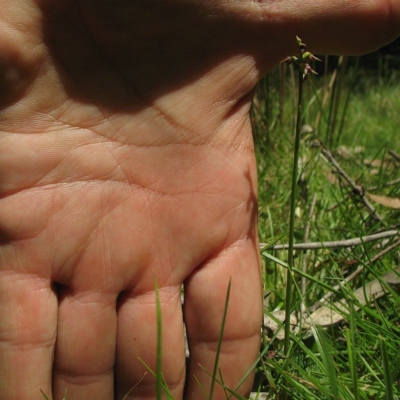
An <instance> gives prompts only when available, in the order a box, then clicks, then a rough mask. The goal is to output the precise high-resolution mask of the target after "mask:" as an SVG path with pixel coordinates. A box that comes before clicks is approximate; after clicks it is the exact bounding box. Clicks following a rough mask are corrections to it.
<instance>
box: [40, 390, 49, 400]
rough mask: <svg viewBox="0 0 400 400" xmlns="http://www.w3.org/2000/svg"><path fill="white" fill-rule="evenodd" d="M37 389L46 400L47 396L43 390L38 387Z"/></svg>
mask: <svg viewBox="0 0 400 400" xmlns="http://www.w3.org/2000/svg"><path fill="white" fill-rule="evenodd" d="M39 390H40V392H41V393H42V395H43V397H44V398H45V399H46V400H49V398H48V397H47V396H46V395H45V393H44V392H43V390H42V389H39Z"/></svg>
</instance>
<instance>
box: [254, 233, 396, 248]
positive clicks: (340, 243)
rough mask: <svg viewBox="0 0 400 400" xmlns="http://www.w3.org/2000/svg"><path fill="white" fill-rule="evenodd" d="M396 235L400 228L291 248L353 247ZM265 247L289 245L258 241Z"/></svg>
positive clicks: (303, 244) (297, 244)
mask: <svg viewBox="0 0 400 400" xmlns="http://www.w3.org/2000/svg"><path fill="white" fill-rule="evenodd" d="M397 235H400V230H390V231H383V232H379V233H374V234H372V235H368V236H362V237H360V238H353V239H346V240H337V241H332V242H309V243H295V244H294V245H293V248H294V249H295V250H318V249H333V248H342V247H353V246H359V245H360V244H362V243H369V242H373V241H374V240H379V239H384V238H387V237H391V236H397ZM265 247H267V249H268V250H287V249H288V248H289V245H288V244H276V245H274V246H271V247H268V245H267V243H260V248H262V249H263V248H265ZM267 249H266V250H267Z"/></svg>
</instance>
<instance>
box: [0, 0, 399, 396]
mask: <svg viewBox="0 0 400 400" xmlns="http://www.w3.org/2000/svg"><path fill="white" fill-rule="evenodd" d="M0 5H1V9H2V12H1V15H0V29H1V32H2V34H1V37H0V148H1V152H0V387H1V393H0V399H7V400H21V399H27V398H29V399H42V398H43V397H42V395H41V394H40V391H39V389H42V390H43V391H44V392H45V393H47V395H48V396H49V397H51V396H52V397H53V398H54V399H61V398H62V396H63V395H64V392H65V389H66V388H67V390H68V400H74V399H80V400H82V399H99V400H101V399H107V400H109V399H113V398H115V399H122V398H123V397H124V395H125V394H126V393H127V392H128V391H129V390H130V389H131V388H132V387H133V386H135V385H136V387H135V388H134V390H132V392H131V393H130V395H129V396H128V397H127V399H131V398H135V399H151V398H154V397H155V386H154V378H153V376H152V375H151V374H150V373H147V374H146V368H145V367H144V366H143V365H142V364H141V363H140V362H139V361H138V357H141V358H142V359H143V360H145V362H146V363H147V364H148V365H149V366H150V367H151V368H152V369H153V370H154V368H155V351H156V346H155V343H156V320H155V294H154V287H155V280H157V282H158V286H159V292H160V293H159V295H160V301H161V305H162V317H163V345H164V348H163V372H164V377H165V380H166V382H167V384H168V386H169V387H170V390H171V392H172V394H173V396H174V398H176V399H179V398H181V397H182V395H183V388H184V383H185V359H184V350H183V348H184V346H183V318H184V320H185V323H186V327H187V334H188V340H189V346H190V354H191V356H190V366H189V373H188V377H187V390H186V394H185V397H186V398H188V399H189V398H190V399H192V398H193V399H198V398H202V394H201V392H200V389H199V386H198V385H197V383H196V381H195V380H194V378H193V376H196V377H197V378H198V379H199V381H200V382H201V383H202V385H203V387H204V388H205V390H206V392H208V390H209V386H210V379H209V377H208V376H207V374H205V373H204V371H203V370H202V368H201V367H200V366H199V365H201V366H203V367H204V368H206V369H208V370H209V371H211V370H212V367H213V363H214V359H215V351H216V346H217V339H218V334H219V329H220V325H221V319H222V311H223V308H224V301H225V295H226V290H227V286H228V282H229V280H231V282H232V289H231V298H230V302H229V310H228V315H227V321H226V327H225V334H224V343H223V346H222V352H221V355H220V368H221V370H222V374H223V377H224V382H225V384H226V385H227V386H229V387H232V388H233V387H235V386H236V384H237V383H238V381H239V380H240V379H241V377H242V376H243V375H244V374H245V373H246V372H247V370H248V369H249V368H250V366H251V365H252V363H253V362H254V360H255V359H256V357H257V353H258V349H259V343H260V342H259V341H260V338H259V333H260V321H261V314H262V304H261V283H260V271H259V259H258V250H257V248H258V241H257V240H258V239H257V224H256V216H257V181H256V168H255V159H254V152H253V142H252V137H251V126H250V120H249V116H248V111H249V107H250V103H251V98H252V91H253V88H254V86H255V85H256V84H257V82H258V80H259V79H260V78H261V77H262V76H263V75H264V74H265V73H266V72H267V71H269V70H270V69H272V68H273V67H274V66H275V65H276V64H277V62H278V61H279V60H281V59H283V58H285V57H286V56H287V55H289V54H296V53H297V49H296V42H295V35H296V34H297V35H299V36H300V37H301V38H302V39H303V41H304V42H305V43H307V45H308V50H310V51H313V52H314V53H342V54H356V53H357V54H358V53H364V52H368V51H372V50H374V49H376V48H377V47H379V46H381V45H384V44H385V43H388V42H389V41H390V40H392V39H394V38H395V37H396V36H398V35H399V34H400V31H399V27H400V1H397V0H396V1H395V0H392V1H389V0H387V1H385V0H368V1H366V0H362V1H361V0H360V1H350V0H330V1H324V0H313V1H296V0H287V1H286V0H280V1H262V0H258V1H250V0H246V1H244V0H224V1H223V0H215V1H204V0H202V1H200V0H163V1H162V2H158V1H155V0H146V1H138V0H136V1H135V0H126V1H125V0H118V1H115V0H113V1H111V0H109V1H108V0H102V1H99V0H96V1H95V0H75V1H71V0H58V1H50V0H36V1H31V0H13V1H10V0H0ZM183 283H184V286H185V306H184V312H183V313H182V308H181V304H180V298H179V293H180V288H181V285H182V284H183ZM251 383H252V376H251V375H250V377H249V379H247V380H246V381H245V382H244V384H243V385H242V386H241V388H240V389H239V392H240V393H241V394H243V395H247V394H248V393H249V391H250V389H251ZM223 397H224V394H223V391H222V390H221V389H219V388H218V387H217V388H216V391H215V398H216V399H218V398H223Z"/></svg>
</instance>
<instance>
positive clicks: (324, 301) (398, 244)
mask: <svg viewBox="0 0 400 400" xmlns="http://www.w3.org/2000/svg"><path fill="white" fill-rule="evenodd" d="M398 246H400V240H397V241H396V242H394V243H392V244H391V245H390V246H388V247H386V249H384V250H382V251H381V252H379V253H378V254H376V255H375V256H374V257H373V258H372V259H371V261H370V262H369V263H368V264H369V265H372V264H373V263H374V262H375V261H377V260H379V259H380V258H382V257H383V256H384V255H385V254H387V253H389V252H390V251H392V250H393V249H395V248H396V247H398ZM364 268H365V265H361V266H360V267H358V268H357V269H356V270H355V271H354V272H353V273H351V274H350V275H349V276H347V277H346V278H345V279H344V280H343V281H342V282H340V283H338V284H337V285H335V286H334V287H333V291H331V292H328V293H326V294H325V295H324V296H323V297H321V299H320V300H319V301H318V302H317V303H316V304H315V305H314V306H313V307H311V308H312V310H311V308H310V309H309V312H313V311H315V310H316V309H317V308H319V307H320V306H322V305H323V304H325V303H326V301H327V300H328V299H329V298H330V297H331V296H332V295H333V294H334V291H337V290H339V289H340V287H341V286H342V285H343V284H345V283H348V282H350V281H351V280H353V279H354V278H355V277H356V276H358V275H359V274H360V273H361V272H362V271H363V270H364Z"/></svg>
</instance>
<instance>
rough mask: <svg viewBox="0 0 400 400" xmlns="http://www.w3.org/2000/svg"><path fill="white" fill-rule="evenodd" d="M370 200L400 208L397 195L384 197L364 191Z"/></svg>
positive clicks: (399, 199) (399, 200)
mask: <svg viewBox="0 0 400 400" xmlns="http://www.w3.org/2000/svg"><path fill="white" fill-rule="evenodd" d="M365 194H366V195H367V196H368V197H369V198H370V199H371V200H372V201H374V202H375V203H378V204H380V205H382V206H385V207H389V208H396V209H399V208H400V198H399V197H386V196H378V195H376V194H372V193H368V192H366V193H365Z"/></svg>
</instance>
